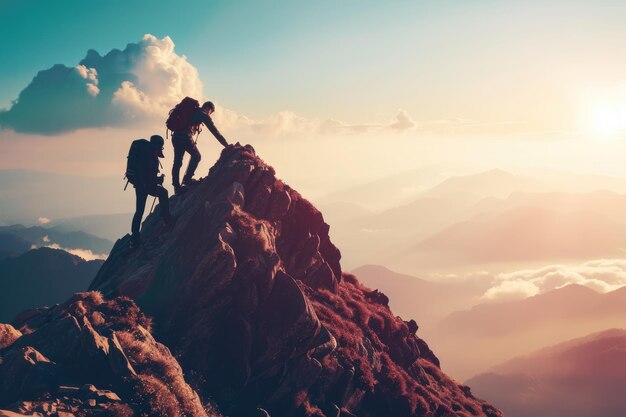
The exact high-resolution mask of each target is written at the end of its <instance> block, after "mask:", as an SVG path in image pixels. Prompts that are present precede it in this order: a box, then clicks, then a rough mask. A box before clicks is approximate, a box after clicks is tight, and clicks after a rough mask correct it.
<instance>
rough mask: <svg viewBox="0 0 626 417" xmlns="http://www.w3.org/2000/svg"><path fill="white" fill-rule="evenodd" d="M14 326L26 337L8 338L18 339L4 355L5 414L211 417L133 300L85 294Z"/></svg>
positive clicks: (0, 392)
mask: <svg viewBox="0 0 626 417" xmlns="http://www.w3.org/2000/svg"><path fill="white" fill-rule="evenodd" d="M13 324H14V325H15V327H17V328H19V329H20V331H19V332H18V331H16V330H15V329H13V331H11V332H6V333H5V334H12V335H13V336H12V337H10V338H4V339H3V344H2V345H3V349H0V359H1V360H0V408H8V409H10V410H11V411H13V412H19V413H23V414H28V415H31V413H39V414H38V415H42V416H49V415H54V416H57V415H65V416H72V415H77V416H79V415H82V416H91V415H94V416H96V415H107V416H131V415H133V413H134V414H135V415H140V416H143V415H145V416H152V415H159V416H179V415H185V416H202V417H206V416H207V415H208V414H207V411H205V409H204V407H203V405H202V403H201V402H200V399H199V397H198V395H197V394H196V393H195V392H194V391H193V390H192V389H191V388H190V387H189V385H188V384H187V383H186V382H185V380H184V378H183V373H182V370H181V368H180V366H179V364H178V362H177V361H176V360H175V359H174V357H173V356H172V355H171V353H170V351H169V350H168V349H167V348H166V347H165V346H163V345H162V344H160V343H158V342H156V341H155V339H154V338H153V337H152V335H151V334H150V320H149V319H147V318H146V317H145V316H144V315H143V314H142V313H141V312H140V311H139V308H138V307H137V306H136V305H135V303H134V302H133V301H132V300H130V299H128V298H124V297H118V298H115V299H113V300H110V301H104V299H103V298H102V295H101V294H99V293H97V292H90V293H78V294H76V295H74V296H73V297H72V298H70V300H68V301H67V302H65V303H64V304H61V305H58V306H55V307H53V308H43V309H39V310H34V311H29V312H26V313H24V314H22V315H20V316H19V317H18V318H17V319H16V320H15V322H14V323H13ZM20 332H21V334H20ZM22 334H23V335H22ZM15 336H17V337H15ZM8 340H11V341H10V342H9V341H8ZM62 413H66V414H62Z"/></svg>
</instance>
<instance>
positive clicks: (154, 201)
mask: <svg viewBox="0 0 626 417" xmlns="http://www.w3.org/2000/svg"><path fill="white" fill-rule="evenodd" d="M156 199H157V198H156V196H154V200H152V207H150V214H152V210H154V203H156Z"/></svg>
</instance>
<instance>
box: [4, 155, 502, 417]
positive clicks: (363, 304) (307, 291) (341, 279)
mask: <svg viewBox="0 0 626 417" xmlns="http://www.w3.org/2000/svg"><path fill="white" fill-rule="evenodd" d="M171 206H172V210H173V212H174V214H175V215H176V216H179V217H178V221H177V222H176V224H175V226H174V227H173V228H172V229H167V228H166V227H165V225H164V224H163V223H162V222H161V220H160V217H159V213H158V211H159V208H157V210H156V213H154V214H152V215H150V216H149V217H148V218H147V219H146V221H145V222H144V225H143V232H142V236H143V240H144V242H145V243H144V245H142V246H141V247H140V248H139V249H138V250H136V251H130V250H129V249H128V237H125V238H123V239H121V240H119V241H118V242H117V243H116V245H115V246H114V248H113V250H112V251H111V254H110V256H109V258H108V260H107V261H106V263H105V264H104V265H103V267H102V268H101V270H100V272H99V273H98V276H97V277H96V279H95V280H94V282H93V283H92V285H91V287H90V290H92V291H98V292H97V293H89V294H83V295H77V296H76V297H87V298H88V299H91V298H96V299H98V300H100V302H101V304H97V303H95V304H94V305H96V307H93V308H95V309H96V311H97V312H99V313H100V314H102V315H103V321H102V322H100V321H99V319H93V317H91V316H89V314H90V310H89V309H86V311H87V313H85V314H86V315H85V314H82V315H81V313H75V312H74V310H72V308H71V307H70V306H69V305H64V306H65V307H61V306H59V307H55V308H53V309H52V310H50V311H49V310H44V311H43V312H36V313H33V314H34V316H33V318H31V319H29V320H24V319H21V320H20V319H18V320H17V321H16V322H15V323H14V325H15V326H16V327H17V328H18V329H19V330H20V331H22V332H23V333H25V335H24V336H22V337H19V338H18V339H17V340H16V341H15V342H13V343H12V345H10V347H9V348H8V353H6V357H9V356H10V355H12V354H13V355H15V352H22V351H20V350H19V349H23V348H25V347H26V346H30V347H33V348H34V349H37V350H38V351H39V349H42V350H41V352H40V353H41V355H42V356H45V357H49V358H50V361H51V362H54V363H61V364H62V365H63V369H65V368H67V369H71V368H72V367H73V363H74V362H73V361H71V360H68V359H67V358H65V357H64V356H63V355H59V353H58V352H56V351H55V350H54V349H52V350H51V351H50V350H47V349H46V348H44V347H42V346H45V344H46V343H45V342H44V341H43V340H47V339H50V337H51V336H50V335H51V334H52V333H46V331H45V330H44V329H45V328H46V326H45V325H42V326H40V325H38V323H48V326H53V327H54V329H55V332H56V333H54V334H55V335H57V337H58V335H63V334H66V333H67V330H66V329H64V328H60V326H61V324H60V323H66V322H68V320H72V319H68V318H65V319H63V317H66V316H64V315H65V314H70V315H71V317H73V318H74V319H75V321H76V322H77V323H78V327H79V328H81V329H82V330H81V334H82V333H88V334H92V333H91V330H89V329H90V327H91V328H92V329H93V330H94V332H96V333H98V334H100V335H101V337H103V338H105V339H104V340H107V341H109V352H111V351H114V352H116V349H115V348H113V349H111V348H110V346H111V345H112V344H113V345H115V343H112V342H111V338H112V337H113V336H112V335H111V334H112V333H113V335H115V334H116V333H115V332H122V334H124V335H125V336H124V337H123V338H120V337H119V335H117V336H115V337H116V338H117V340H118V341H119V344H120V346H121V349H119V351H121V352H122V353H123V354H124V355H126V357H127V359H128V364H129V366H130V367H132V368H133V369H135V368H137V367H138V365H137V364H138V363H140V362H139V361H141V360H142V358H143V356H142V355H141V354H140V353H138V352H141V351H144V349H143V348H144V347H145V351H148V352H151V351H152V350H156V351H158V352H161V351H163V352H164V353H163V354H162V355H161V356H160V358H161V359H162V361H164V362H165V363H167V364H169V365H168V369H169V367H173V368H172V369H174V370H175V371H176V372H174V373H173V374H171V373H170V372H165V373H164V374H163V373H161V374H160V373H158V372H156V373H155V374H154V376H153V377H154V378H155V379H156V380H157V381H163V378H168V377H169V378H171V377H172V375H175V376H176V378H175V380H176V381H177V384H178V386H180V387H183V388H184V389H183V388H181V389H182V392H184V393H186V394H185V395H182V396H174V398H171V401H168V402H167V404H168V405H171V409H169V411H163V410H160V411H159V413H158V414H155V415H168V416H169V415H202V412H204V413H209V414H211V413H217V411H214V409H213V408H212V407H211V404H212V403H210V402H209V399H211V401H214V402H215V403H216V404H217V405H218V406H219V409H220V412H222V413H224V414H226V415H230V416H253V415H263V413H265V414H264V415H267V413H269V414H270V415H272V416H319V417H321V416H333V417H337V416H344V417H345V416H352V415H357V416H363V417H367V416H382V415H389V416H433V417H434V416H437V417H442V416H470V415H472V416H490V417H495V416H501V413H500V412H499V411H498V410H496V409H495V408H493V407H492V406H490V405H489V404H487V403H485V402H483V401H481V400H478V399H476V398H474V397H473V396H472V394H471V393H470V391H469V388H467V387H465V386H461V385H459V384H457V383H456V382H454V381H452V380H451V379H450V378H448V377H447V376H446V375H445V374H444V373H443V372H442V371H441V370H440V368H439V361H438V359H437V358H436V356H435V355H434V354H433V353H432V352H431V351H430V349H429V348H428V346H427V344H426V343H425V342H424V341H423V340H421V339H420V338H419V337H417V336H416V334H415V333H416V332H417V330H418V326H417V324H416V323H415V322H414V321H412V320H411V321H408V322H405V321H403V320H402V319H400V318H399V317H395V316H394V315H393V314H392V313H391V311H390V310H389V307H388V305H387V303H388V299H387V297H386V296H385V295H384V294H382V293H380V292H378V291H371V290H369V289H367V288H365V287H364V286H362V285H361V284H360V283H359V282H358V280H357V278H356V277H354V276H352V275H350V274H345V273H342V271H341V266H340V257H341V256H340V252H339V250H338V249H337V248H336V247H335V246H334V245H333V244H332V242H331V240H330V237H329V230H330V228H329V226H328V224H326V223H325V222H324V219H323V216H322V214H321V213H320V212H319V211H318V210H317V209H315V207H313V205H312V204H310V203H309V202H308V201H307V200H306V199H304V198H302V196H301V195H300V194H298V193H297V192H296V191H295V190H293V189H291V188H290V187H289V186H287V185H286V184H284V183H283V182H282V181H280V180H279V179H278V178H277V177H276V174H275V172H274V170H273V169H272V168H271V167H270V166H268V165H267V164H265V162H263V161H262V160H261V159H260V158H259V157H258V156H257V155H256V154H255V152H254V149H253V148H252V147H250V146H249V145H248V146H239V145H235V146H229V147H227V148H226V149H224V151H223V152H222V154H221V156H220V158H219V160H218V161H217V163H216V164H215V165H214V166H213V167H212V168H211V170H210V172H209V175H208V177H207V178H205V179H204V180H203V181H201V183H200V184H199V185H197V186H195V187H194V188H193V189H192V190H191V191H189V192H188V193H186V194H184V195H183V196H175V197H173V198H172V200H171ZM99 293H101V294H103V295H104V296H105V298H106V299H108V300H110V301H104V300H101V299H100V298H99V296H98V295H97V294H99ZM93 294H96V295H93ZM131 299H132V300H134V302H136V303H137V305H138V306H139V307H140V308H141V311H143V312H144V313H145V314H147V315H148V316H150V317H151V318H152V320H153V322H152V334H154V337H156V339H158V341H159V342H160V343H162V344H163V345H161V344H160V343H159V342H157V341H156V340H155V339H154V337H152V335H151V333H150V331H149V328H150V326H148V325H147V324H141V323H140V322H142V320H147V319H145V317H144V316H143V315H142V313H141V312H139V310H138V309H137V308H136V307H135V306H134V303H133V302H132V301H131ZM74 302H76V301H74ZM108 303H122V304H124V305H128V307H127V308H128V309H132V311H136V313H135V316H134V317H136V320H137V323H135V324H134V325H132V324H127V327H123V326H121V325H119V324H118V325H112V324H110V323H115V322H116V320H118V319H117V318H116V317H117V316H115V315H114V316H113V317H108V316H106V315H105V314H103V313H102V312H101V311H100V310H98V308H99V307H97V306H99V305H102V304H104V305H107V304H108ZM125 303H126V304H125ZM66 304H67V303H66ZM68 308H69V309H70V311H68ZM53 311H55V313H54V314H53V313H52V312H53ZM81 311H82V310H81ZM91 311H93V310H91ZM77 317H78V318H77ZM84 317H87V320H88V321H85V319H84ZM90 317H91V318H90ZM141 317H143V318H141ZM33 320H34V321H33ZM119 320H122V322H123V323H127V321H124V320H123V319H121V318H119ZM94 321H95V322H97V323H101V324H94V323H93V322H94ZM131 322H132V320H131ZM29 323H31V324H29ZM32 323H35V324H32ZM86 323H88V324H86ZM142 323H143V322H142ZM63 326H66V324H63ZM115 326H118V327H119V326H121V327H119V330H118V328H117V327H115ZM139 326H140V327H141V329H143V330H140V329H139ZM69 327H70V328H72V327H71V326H69ZM32 329H35V330H34V331H32V333H29V332H30V331H31V330H32ZM85 329H87V330H85ZM42 332H43V333H42ZM37 333H39V334H40V337H39V338H35V339H33V338H34V336H31V334H35V335H36V334H37ZM126 335H130V336H126ZM37 340H39V342H37ZM98 340H99V339H98ZM138 341H139V342H138ZM36 342H37V343H36ZM146 343H147V345H146ZM137 344H139V345H140V346H139V347H137V346H136V345H137ZM88 345H89V346H92V344H88ZM165 346H167V347H168V348H169V349H171V350H172V352H173V354H174V355H175V356H176V358H177V359H178V362H179V363H180V367H178V368H176V366H178V363H176V360H174V358H173V357H172V356H171V355H167V354H169V350H167V348H165ZM6 351H7V348H5V350H3V351H1V354H2V355H3V357H5V352H6ZM166 353H167V354H166ZM20 354H21V353H20ZM109 355H110V353H109ZM114 355H115V356H116V357H118V358H119V356H120V355H119V354H118V353H115V354H114ZM83 356H84V355H83ZM87 356H88V357H92V356H94V355H91V356H90V355H87ZM144 356H145V355H144ZM148 356H149V355H148ZM80 357H82V356H80ZM94 357H97V355H95V356H94ZM109 362H110V361H109ZM109 362H107V363H109ZM6 363H8V362H6ZM6 363H5V364H4V365H1V366H0V377H2V373H3V372H6V370H5V368H6ZM123 363H126V362H123ZM181 367H182V369H183V370H184V371H185V378H183V374H182V370H181ZM122 368H124V367H122ZM157 368H159V367H157ZM141 369H144V370H146V373H145V374H143V375H145V377H146V378H147V377H148V375H150V373H149V372H150V369H152V368H150V367H144V368H141ZM135 370H136V369H135ZM136 371H137V370H136ZM179 371H180V372H179ZM68 372H69V371H68ZM107 372H108V371H107ZM107 372H105V373H104V374H106V375H108V378H109V379H104V380H100V379H98V378H100V373H98V374H97V375H92V377H90V378H83V379H80V380H79V381H78V382H80V383H91V384H94V385H95V386H97V387H98V389H111V388H114V389H111V391H113V392H115V393H116V394H117V395H119V397H120V399H121V402H122V403H123V404H126V405H127V406H128V407H129V408H130V409H131V410H133V411H134V412H138V413H140V414H141V413H146V411H145V409H144V408H142V407H144V406H145V405H144V404H142V403H141V401H139V402H137V400H136V399H137V396H136V395H135V394H134V392H135V391H133V387H134V386H135V385H132V383H126V382H125V383H121V382H116V381H118V380H116V379H115V377H114V376H111V375H110V372H109V373H107ZM69 373H71V372H69ZM104 374H103V375H104ZM96 376H97V377H98V378H96ZM126 378H130V379H129V380H130V381H132V380H134V379H133V378H136V377H129V376H126ZM87 379H88V380H89V381H87ZM96 380H97V382H98V383H94V382H93V381H96ZM64 383H65V382H64ZM128 384H130V385H128ZM155 384H156V382H155ZM75 385H78V383H75ZM190 386H191V387H193V388H194V389H195V392H197V393H198V394H199V397H198V396H197V395H196V394H195V392H194V391H191V388H189V387H190ZM115 389H117V390H118V391H120V392H117V391H115ZM13 397H14V398H20V399H22V398H25V397H24V396H20V395H17V396H16V395H14V396H13ZM2 398H3V397H2V396H1V395H0V399H2ZM199 398H201V399H202V400H203V401H204V404H201V401H200V399H199ZM147 404H148V406H150V404H152V403H151V402H150V401H148V402H147ZM2 405H3V404H2V402H0V406H2ZM259 407H262V408H263V409H264V411H262V410H260V409H259ZM175 410H179V411H178V412H179V414H176V411H175ZM201 410H202V411H201ZM265 410H266V411H265ZM170 412H171V413H170ZM172 413H173V414H172ZM193 413H198V414H193ZM259 413H261V414H259ZM144 415H150V414H144Z"/></svg>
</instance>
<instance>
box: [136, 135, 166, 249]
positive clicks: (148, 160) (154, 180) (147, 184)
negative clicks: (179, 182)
mask: <svg viewBox="0 0 626 417" xmlns="http://www.w3.org/2000/svg"><path fill="white" fill-rule="evenodd" d="M150 144H151V145H152V148H151V149H149V150H151V151H152V153H151V154H149V155H144V157H143V158H141V161H142V162H141V164H140V166H139V167H138V168H139V169H138V172H137V179H136V180H135V184H134V187H135V196H136V197H137V200H136V203H135V215H134V216H133V223H132V227H131V231H132V236H131V240H130V243H131V247H137V246H139V245H140V244H141V235H140V232H139V228H140V226H141V219H142V217H143V213H144V210H145V208H146V200H147V198H148V196H149V195H151V196H155V197H158V199H159V205H160V207H161V216H162V217H163V220H164V221H165V224H167V225H171V224H173V218H172V214H171V213H170V208H169V200H168V197H169V196H168V193H167V190H166V189H165V188H163V185H162V184H163V179H164V177H165V176H164V175H158V174H159V158H163V156H164V155H163V145H164V140H163V137H161V136H159V135H153V136H151V137H150Z"/></svg>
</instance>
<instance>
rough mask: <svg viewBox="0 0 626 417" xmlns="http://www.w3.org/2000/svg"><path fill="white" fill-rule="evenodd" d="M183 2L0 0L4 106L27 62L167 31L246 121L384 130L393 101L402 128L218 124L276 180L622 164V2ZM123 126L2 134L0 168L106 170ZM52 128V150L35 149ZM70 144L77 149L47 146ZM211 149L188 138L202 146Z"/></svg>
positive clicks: (28, 75)
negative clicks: (288, 131)
mask: <svg viewBox="0 0 626 417" xmlns="http://www.w3.org/2000/svg"><path fill="white" fill-rule="evenodd" d="M185 4H186V6H185V11H184V12H182V11H180V10H178V9H177V6H174V5H172V4H171V3H170V2H157V1H149V2H147V1H133V2H127V1H117V0H111V1H106V2H96V1H81V2H78V1H71V0H70V1H63V2H44V1H37V2H35V1H6V0H5V1H3V2H1V3H0V36H2V39H4V40H5V41H4V42H3V46H2V48H0V108H5V109H7V108H9V107H10V105H11V102H12V100H15V99H16V98H17V96H18V94H19V93H20V91H22V90H23V89H24V88H25V87H26V86H27V85H28V84H29V83H30V81H31V80H32V78H33V77H34V76H35V75H36V74H37V73H38V71H41V70H45V69H48V68H50V67H52V66H53V65H54V64H59V63H62V64H64V65H66V66H68V67H70V68H71V67H74V66H76V65H77V64H78V62H79V61H80V60H81V59H83V58H84V57H85V55H86V53H87V51H88V50H89V49H95V50H96V51H98V52H99V53H100V54H101V55H104V54H106V53H107V52H109V51H110V50H112V49H113V48H117V49H124V48H125V47H126V45H127V44H128V43H137V42H138V41H140V40H141V39H142V37H143V36H144V35H145V34H152V35H154V36H156V38H158V39H163V38H164V37H166V36H169V37H170V38H171V39H172V40H173V42H174V43H175V45H176V48H175V52H176V53H177V54H179V55H185V56H186V57H187V59H188V60H189V62H190V63H191V64H192V65H193V66H194V67H195V68H196V69H197V70H198V73H199V78H200V79H201V81H202V83H203V85H204V94H205V96H206V97H208V98H211V99H213V100H216V101H217V102H218V103H219V104H221V105H222V106H224V107H225V108H227V109H231V110H233V111H234V112H236V113H237V114H239V115H243V116H245V117H247V118H251V119H253V120H263V119H267V118H271V117H272V116H273V115H276V114H279V112H281V111H289V112H292V113H293V114H295V115H297V116H298V117H301V118H303V120H304V121H305V122H306V121H310V120H317V121H319V120H321V121H324V120H328V119H332V120H336V121H340V122H341V123H344V124H347V125H349V126H351V127H354V129H355V131H356V129H358V128H362V127H363V126H364V125H372V124H374V125H378V126H393V123H395V121H396V119H394V116H395V115H397V114H399V113H398V111H399V109H402V110H403V111H404V112H405V113H404V114H406V117H407V118H408V119H409V120H410V121H411V123H413V122H414V124H415V127H414V128H412V129H406V130H404V129H403V130H402V132H401V133H391V132H390V131H388V130H383V129H379V131H378V132H379V133H378V134H373V133H371V132H370V133H369V134H367V135H362V136H359V135H356V136H352V137H350V138H349V139H347V140H345V138H339V139H337V138H335V137H333V136H329V135H326V136H324V137H323V138H319V140H317V141H311V140H309V141H308V142H307V141H304V140H302V141H299V142H296V141H290V142H289V143H288V144H287V143H286V142H284V141H282V142H281V141H274V142H270V141H266V142H263V139H264V138H262V137H261V136H260V135H257V136H250V135H248V136H245V135H243V134H241V135H240V134H239V133H238V132H236V131H234V130H233V131H231V130H228V128H225V131H224V133H225V134H226V136H227V137H234V136H235V135H238V136H237V139H239V138H242V140H249V141H250V142H251V143H255V144H256V145H257V146H258V147H260V148H261V149H262V150H263V152H264V154H263V155H265V157H266V159H268V160H271V162H273V163H274V164H275V165H278V167H279V169H282V170H281V172H284V173H285V175H286V176H287V177H288V178H295V177H297V176H298V175H300V176H301V177H302V178H301V179H302V180H303V181H305V180H307V176H309V177H310V176H315V175H316V171H323V173H324V175H328V176H329V177H328V178H326V179H324V181H326V180H332V181H334V180H333V178H335V179H337V178H341V179H348V180H349V181H358V179H359V178H362V179H365V178H369V177H374V176H376V175H383V174H387V173H392V172H393V171H394V170H395V171H398V170H401V169H411V168H414V167H415V166H423V165H428V164H430V163H438V162H442V161H449V160H452V161H454V162H455V163H459V162H460V163H469V164H476V163H477V162H480V165H481V167H484V168H493V167H498V168H503V169H513V168H515V167H518V166H524V167H525V168H527V169H534V168H538V167H541V168H558V169H568V168H571V165H572V164H573V163H575V164H576V165H575V169H576V170H579V171H580V170H583V171H585V170H587V171H589V170H591V171H594V170H595V171H601V172H602V173H610V174H615V175H617V174H619V175H626V168H623V166H624V164H623V163H622V160H621V158H619V157H618V156H619V155H622V154H623V153H624V152H626V145H625V144H624V140H623V139H624V137H625V135H624V132H625V131H626V89H625V86H626V60H624V59H623V58H624V56H625V54H626V25H624V24H623V22H625V21H626V2H624V1H616V0H601V1H581V0H569V1H559V0H553V1H549V2H546V1H533V0H531V1H496V0H474V1H471V2H468V1H446V0H444V1H388V2H381V1H356V0H343V1H324V0H322V1H317V2H304V1H296V2H294V1H264V2H257V1H188V2H186V3H185ZM7 40H8V41H7ZM270 121H271V120H270ZM409 125H410V124H409ZM155 126H157V125H155ZM158 126H159V129H161V126H162V124H161V123H159V124H158ZM398 131H400V129H398ZM81 132H82V133H81ZM299 132H300V131H299ZM441 133H444V134H445V135H444V136H445V138H443V137H442V136H441V135H440V134H441ZM134 134H135V133H134V131H133V132H131V131H128V132H125V131H122V130H117V131H115V132H107V131H96V132H93V131H82V130H79V131H78V132H76V133H67V134H66V133H64V134H58V135H54V136H53V137H39V136H36V135H35V136H33V135H22V134H15V133H13V132H9V131H8V130H0V136H2V137H3V138H0V139H5V140H0V148H1V149H0V168H15V167H20V166H22V165H23V166H24V167H26V168H33V166H37V167H39V168H40V169H43V170H66V171H68V170H71V171H75V169H74V168H75V167H80V166H81V165H80V163H83V162H85V161H90V162H93V164H92V165H91V167H92V168H93V167H102V169H101V170H99V171H98V172H99V173H100V174H104V173H108V174H111V173H114V172H117V170H119V169H120V168H119V165H120V164H122V162H123V158H120V154H123V153H124V152H125V149H126V148H127V141H128V138H127V137H126V136H127V135H128V136H130V135H134ZM107 135H108V136H109V137H112V136H115V137H119V138H120V139H119V140H118V142H116V143H112V142H111V143H112V145H111V148H112V149H114V152H113V151H111V152H108V153H107V152H106V151H105V150H104V149H103V148H100V149H103V150H102V152H100V153H97V154H96V153H92V154H91V155H88V153H89V152H88V149H87V148H88V145H87V143H88V142H81V141H82V140H83V139H81V137H87V136H89V137H97V138H99V139H97V140H99V142H96V139H94V142H92V145H91V146H92V147H94V146H96V145H95V144H96V143H98V145H97V146H101V143H103V142H104V141H105V140H106V136H107ZM299 135H300V133H298V135H297V138H299V137H300V136H299ZM292 136H295V135H292ZM303 136H304V135H303ZM124 137H125V139H124V140H122V139H121V138H124ZM55 138H56V139H55ZM470 138H471V141H470V140H469V139H470ZM309 139H310V138H309ZM55 140H56V142H54V141H55ZM72 141H74V142H72ZM53 142H54V143H56V144H57V145H58V146H57V147H55V148H54V149H52V147H51V146H50V149H48V148H47V146H48V145H47V144H49V143H53ZM78 142H80V147H82V148H80V152H81V157H82V159H80V160H69V155H65V157H66V158H65V160H63V161H58V160H55V159H54V158H49V155H51V153H54V152H62V151H63V149H62V148H63V147H64V146H74V145H71V143H78ZM214 145H215V144H214V143H213V141H212V140H211V139H206V138H205V139H201V150H202V149H203V147H204V149H205V150H206V151H207V152H211V154H210V155H213V153H214V152H215V151H216V150H217V148H216V147H214ZM210 146H211V147H213V148H209V147H210ZM357 146H358V147H359V148H358V149H357V148H356V147H357ZM394 148H395V149H394ZM398 149H405V152H398ZM31 150H32V151H31ZM297 150H302V151H304V152H306V156H305V157H304V158H303V159H302V160H301V161H297V163H296V162H294V161H293V160H292V159H293V158H291V157H290V155H289V154H288V152H295V151H297ZM2 153H4V156H3V155H1V154H2ZM34 153H38V154H37V157H36V158H34V157H33V154H34ZM346 154H349V155H351V158H348V160H346V158H345V155H346ZM211 158H212V156H210V157H209V158H206V159H204V160H203V162H202V163H203V164H204V165H206V164H209V163H210V162H211ZM270 158H271V159H270ZM119 160H122V162H118V163H116V164H113V163H110V162H111V161H119ZM107 164H109V165H107ZM320 164H322V168H323V169H319V168H320V167H319V165H320ZM568 164H569V165H570V166H568ZM204 165H202V166H201V171H204V170H206V169H207V168H208V165H207V166H204ZM339 165H343V167H341V168H340V169H337V171H336V172H334V171H333V169H336V168H337V167H338V166H339ZM107 167H108V168H107ZM83 168H84V167H83ZM85 169H87V168H85ZM318 176H319V175H318Z"/></svg>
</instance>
